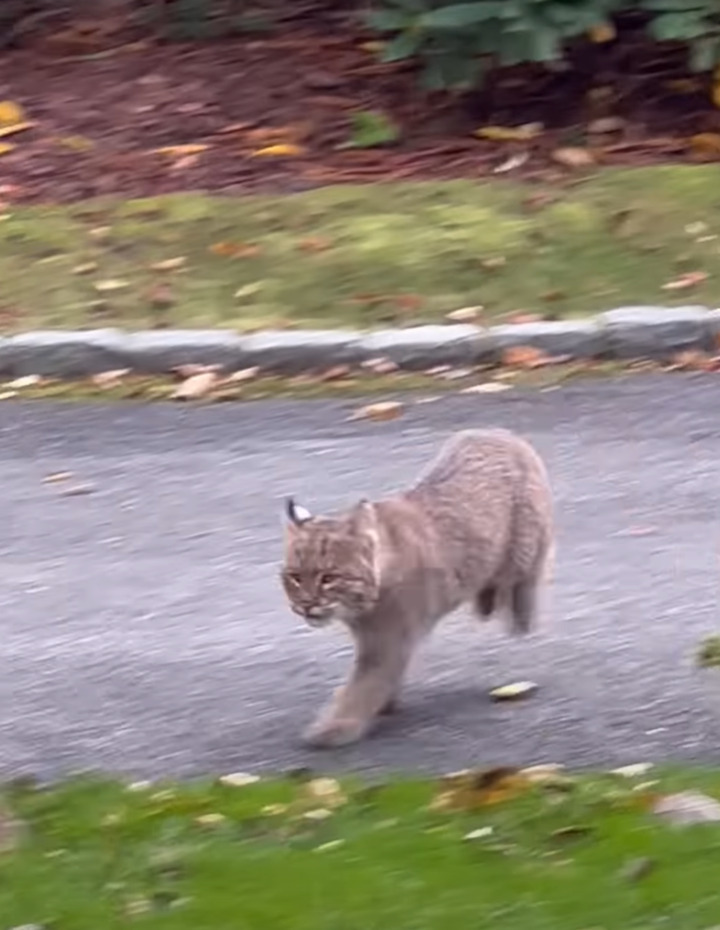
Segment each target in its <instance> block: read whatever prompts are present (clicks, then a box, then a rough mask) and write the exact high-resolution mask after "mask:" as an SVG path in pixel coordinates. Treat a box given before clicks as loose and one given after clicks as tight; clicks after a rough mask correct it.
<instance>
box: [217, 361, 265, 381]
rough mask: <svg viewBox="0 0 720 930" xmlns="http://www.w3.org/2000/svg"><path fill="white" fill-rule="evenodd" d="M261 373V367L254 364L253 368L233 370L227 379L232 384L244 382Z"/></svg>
mask: <svg viewBox="0 0 720 930" xmlns="http://www.w3.org/2000/svg"><path fill="white" fill-rule="evenodd" d="M259 374H260V367H259V366H258V365H253V367H252V368H241V369H239V370H238V371H233V372H232V374H230V375H228V377H227V378H226V379H225V380H226V382H230V383H232V384H242V383H243V381H252V380H253V378H257V376H258V375H259Z"/></svg>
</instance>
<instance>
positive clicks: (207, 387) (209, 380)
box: [172, 371, 219, 400]
mask: <svg viewBox="0 0 720 930" xmlns="http://www.w3.org/2000/svg"><path fill="white" fill-rule="evenodd" d="M218 380H219V379H218V375H217V373H216V372H214V371H203V372H200V373H199V374H197V375H191V376H190V377H189V378H188V379H187V381H183V383H182V384H181V385H180V387H179V388H178V389H177V390H176V391H175V392H174V393H173V394H172V399H173V400H199V399H200V398H201V397H205V396H206V394H209V393H210V391H211V390H212V389H213V388H214V387H215V385H216V384H217V382H218Z"/></svg>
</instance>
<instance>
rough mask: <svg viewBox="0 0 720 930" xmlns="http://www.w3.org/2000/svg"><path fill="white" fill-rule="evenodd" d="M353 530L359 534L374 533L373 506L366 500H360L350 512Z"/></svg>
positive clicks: (375, 515)
mask: <svg viewBox="0 0 720 930" xmlns="http://www.w3.org/2000/svg"><path fill="white" fill-rule="evenodd" d="M352 524H353V529H355V530H356V531H358V532H360V533H374V532H376V524H377V514H376V513H375V505H374V504H373V503H372V502H371V501H368V500H361V501H359V502H358V503H357V504H355V506H354V507H353V510H352Z"/></svg>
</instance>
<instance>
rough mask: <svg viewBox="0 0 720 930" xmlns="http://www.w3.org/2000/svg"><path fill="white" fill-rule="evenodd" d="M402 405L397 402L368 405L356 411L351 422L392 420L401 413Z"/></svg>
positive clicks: (388, 401) (386, 401) (390, 401)
mask: <svg viewBox="0 0 720 930" xmlns="http://www.w3.org/2000/svg"><path fill="white" fill-rule="evenodd" d="M403 409H404V405H403V404H401V403H400V401H397V400H385V401H380V402H379V403H377V404H368V405H367V406H366V407H361V408H360V409H359V410H356V411H355V413H354V414H352V416H351V417H350V419H351V420H394V419H395V417H399V416H400V414H401V413H402V412H403Z"/></svg>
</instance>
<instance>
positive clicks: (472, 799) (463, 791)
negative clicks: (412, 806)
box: [431, 767, 532, 811]
mask: <svg viewBox="0 0 720 930" xmlns="http://www.w3.org/2000/svg"><path fill="white" fill-rule="evenodd" d="M531 787H532V784H531V782H530V781H528V779H527V778H525V776H523V775H522V774H521V773H520V771H519V770H518V769H516V768H512V767H500V768H496V769H490V770H488V771H484V772H474V771H470V772H458V773H456V774H453V775H447V776H445V778H443V779H442V781H441V785H440V791H439V793H438V794H437V795H436V796H435V798H434V799H433V801H432V802H431V809H432V810H446V811H471V810H476V809H478V808H481V807H487V806H490V805H494V804H502V803H503V802H505V801H509V800H512V799H513V798H515V797H517V796H518V795H521V794H523V793H525V792H526V791H528V790H529V789H530V788H531Z"/></svg>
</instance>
